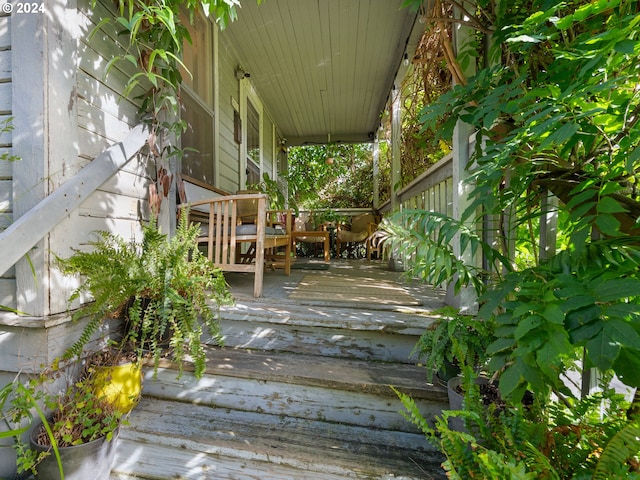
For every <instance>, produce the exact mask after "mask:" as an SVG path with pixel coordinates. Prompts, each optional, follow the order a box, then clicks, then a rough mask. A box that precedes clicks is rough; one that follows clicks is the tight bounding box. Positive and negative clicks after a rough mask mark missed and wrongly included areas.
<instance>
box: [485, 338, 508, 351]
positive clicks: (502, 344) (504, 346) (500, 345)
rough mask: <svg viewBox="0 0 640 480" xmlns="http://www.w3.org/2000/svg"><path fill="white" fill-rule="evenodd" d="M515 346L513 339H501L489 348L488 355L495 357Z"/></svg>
mask: <svg viewBox="0 0 640 480" xmlns="http://www.w3.org/2000/svg"><path fill="white" fill-rule="evenodd" d="M513 346H514V342H513V339H512V338H510V337H507V338H499V339H497V340H496V341H495V342H493V343H492V344H491V345H489V346H488V347H487V355H494V354H496V353H498V352H502V351H505V350H508V349H511V348H513Z"/></svg>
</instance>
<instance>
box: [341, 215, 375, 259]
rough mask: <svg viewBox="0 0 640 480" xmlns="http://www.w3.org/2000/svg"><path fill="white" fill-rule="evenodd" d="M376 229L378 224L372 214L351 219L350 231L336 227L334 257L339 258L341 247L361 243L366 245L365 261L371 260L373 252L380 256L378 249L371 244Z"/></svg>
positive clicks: (342, 226) (342, 227) (343, 227)
mask: <svg viewBox="0 0 640 480" xmlns="http://www.w3.org/2000/svg"><path fill="white" fill-rule="evenodd" d="M377 228H378V222H377V221H376V217H375V215H373V214H372V213H363V214H361V215H357V216H355V217H353V219H352V220H351V227H350V229H347V228H346V227H345V226H344V225H338V229H337V231H336V256H337V257H338V258H340V251H341V249H342V248H344V247H343V245H346V244H348V243H362V242H365V244H366V248H367V260H371V253H372V252H374V251H375V252H377V254H378V255H380V249H379V247H378V246H374V245H373V243H372V240H373V237H372V235H373V233H374V232H375V231H376V230H377Z"/></svg>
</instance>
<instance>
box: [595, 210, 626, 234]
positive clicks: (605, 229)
mask: <svg viewBox="0 0 640 480" xmlns="http://www.w3.org/2000/svg"><path fill="white" fill-rule="evenodd" d="M596 225H597V227H598V230H600V232H602V233H603V234H604V235H607V236H610V237H618V236H620V235H622V234H621V233H620V222H619V221H618V220H617V219H616V218H615V217H614V216H613V215H610V214H601V215H598V216H597V217H596Z"/></svg>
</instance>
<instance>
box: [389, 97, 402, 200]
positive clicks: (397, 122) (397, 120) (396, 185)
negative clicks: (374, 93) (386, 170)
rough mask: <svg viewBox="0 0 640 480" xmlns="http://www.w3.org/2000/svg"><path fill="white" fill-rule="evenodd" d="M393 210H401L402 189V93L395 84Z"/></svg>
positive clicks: (393, 99) (392, 112)
mask: <svg viewBox="0 0 640 480" xmlns="http://www.w3.org/2000/svg"><path fill="white" fill-rule="evenodd" d="M391 94H392V99H391V211H392V212H395V211H397V210H400V199H399V198H398V193H397V191H398V190H399V189H400V182H401V180H402V176H401V175H402V170H401V168H402V167H401V163H400V136H401V133H402V132H401V131H400V129H401V127H402V120H401V119H402V94H401V89H400V88H399V87H398V86H397V85H394V88H393V91H392V92H391Z"/></svg>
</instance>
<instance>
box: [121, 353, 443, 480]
mask: <svg viewBox="0 0 640 480" xmlns="http://www.w3.org/2000/svg"><path fill="white" fill-rule="evenodd" d="M176 374H177V371H176V370H175V369H174V366H173V365H170V364H168V363H167V364H163V365H162V367H161V369H160V370H159V371H158V375H157V379H156V380H153V379H152V376H153V372H151V371H147V372H146V378H145V384H144V399H143V400H142V402H141V404H140V405H139V406H138V407H137V408H136V410H134V414H133V415H132V417H131V424H130V425H129V426H127V427H126V428H124V429H123V430H122V433H121V440H120V441H119V443H118V458H117V459H116V461H115V463H114V465H115V468H114V474H115V473H117V474H120V475H133V476H138V477H141V478H153V479H155V478H181V479H196V478H197V479H209V478H211V479H214V478H215V479H254V478H255V479H262V480H275V479H322V480H333V479H336V480H337V479H344V478H355V479H391V478H394V479H406V480H416V479H425V478H427V479H428V478H444V475H443V473H442V469H441V467H440V463H441V462H442V460H443V459H442V458H441V456H440V454H439V453H438V452H437V451H436V450H435V449H434V448H433V446H431V445H429V444H428V443H427V441H426V439H425V437H424V435H422V434H421V433H419V432H418V431H417V430H416V429H415V428H414V427H413V425H411V424H410V423H409V422H407V421H406V420H405V419H404V417H402V416H401V415H400V413H399V411H400V410H401V409H402V408H401V405H400V402H399V400H398V399H397V397H396V396H395V394H394V393H393V391H392V390H391V388H390V387H389V386H390V385H393V386H394V387H396V388H398V389H399V390H401V391H403V392H405V393H409V394H411V395H412V396H413V397H414V399H415V400H416V402H417V404H418V405H419V407H420V409H421V411H422V412H423V414H424V415H426V416H427V418H432V417H433V416H434V415H435V414H437V413H439V412H440V411H441V409H443V408H446V405H447V403H446V402H447V400H446V391H445V390H444V389H443V388H441V387H439V386H434V385H430V384H427V383H426V380H425V372H424V369H423V368H419V367H413V366H411V365H406V364H402V365H398V364H393V363H383V362H370V361H362V360H347V359H343V358H331V357H318V356H309V355H300V354H292V353H275V352H259V351H252V350H239V349H230V348H210V349H209V352H208V365H207V371H206V374H205V376H204V377H203V378H202V379H201V380H200V381H199V382H197V381H196V380H195V378H194V377H193V375H192V374H191V373H190V372H185V373H184V375H183V376H182V377H181V378H180V379H176ZM113 478H114V479H115V478H118V477H113ZM120 478H122V479H124V478H127V477H120Z"/></svg>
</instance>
